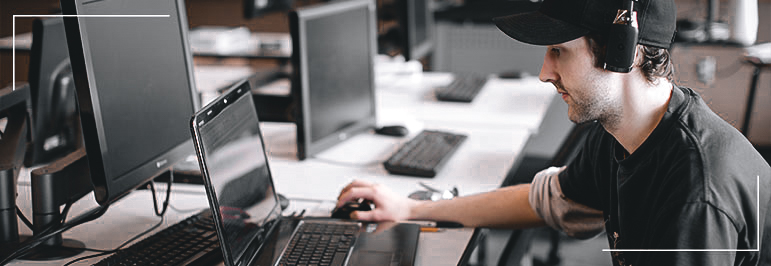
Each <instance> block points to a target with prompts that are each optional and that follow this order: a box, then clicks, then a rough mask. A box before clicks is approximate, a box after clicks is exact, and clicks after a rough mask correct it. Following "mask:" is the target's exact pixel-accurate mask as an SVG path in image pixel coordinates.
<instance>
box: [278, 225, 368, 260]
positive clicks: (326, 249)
mask: <svg viewBox="0 0 771 266" xmlns="http://www.w3.org/2000/svg"><path fill="white" fill-rule="evenodd" d="M359 228H360V225H359V224H358V223H344V224H341V223H327V222H314V221H303V222H302V223H300V225H299V227H298V228H297V232H296V233H295V235H294V236H292V240H290V241H289V244H288V245H287V248H286V251H285V252H284V255H283V256H282V257H281V259H280V260H279V263H278V265H280V266H284V265H286V266H290V265H319V266H338V265H340V266H341V265H344V263H345V261H346V258H347V257H348V254H349V253H350V251H351V249H352V247H353V242H354V239H355V234H356V232H357V231H358V230H359Z"/></svg>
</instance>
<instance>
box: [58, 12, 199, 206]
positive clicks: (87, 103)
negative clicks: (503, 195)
mask: <svg viewBox="0 0 771 266" xmlns="http://www.w3.org/2000/svg"><path fill="white" fill-rule="evenodd" d="M84 1H88V0H61V7H62V11H63V13H64V14H65V15H77V14H78V13H83V11H80V12H79V10H78V7H79V5H80V2H84ZM172 1H173V3H174V5H175V8H176V12H177V14H176V15H177V19H178V21H177V23H178V25H179V28H180V34H181V35H182V36H181V37H182V38H181V39H182V44H181V46H182V47H181V48H182V50H183V53H184V54H185V58H184V61H185V68H186V69H187V76H188V80H187V83H188V85H189V90H190V91H189V92H190V100H191V103H192V104H191V106H192V107H193V109H192V110H190V113H191V114H193V113H194V112H195V111H196V110H197V109H198V107H199V106H200V103H199V101H198V98H197V94H196V87H195V79H194V76H193V60H192V54H191V50H190V45H189V43H188V22H187V15H186V9H185V5H184V0H172ZM93 15H108V14H93ZM81 19H83V18H80V17H65V18H64V26H65V32H66V35H67V44H68V46H69V52H70V62H71V65H72V73H73V78H74V80H75V88H76V91H77V98H78V112H79V114H80V119H81V128H82V130H83V138H84V144H85V148H86V153H87V154H88V155H87V157H88V164H89V171H90V175H91V180H92V182H93V185H94V196H95V198H96V201H97V202H98V203H99V204H100V205H102V206H104V205H109V204H110V203H112V202H114V201H116V200H118V199H120V198H122V197H123V196H125V195H127V194H128V193H130V192H131V191H133V190H134V189H136V188H138V187H139V186H141V185H143V184H146V183H147V182H150V181H151V180H152V179H153V178H155V177H157V176H158V175H160V174H162V173H164V172H165V171H168V170H170V169H171V167H172V166H173V165H174V164H175V163H177V162H179V161H181V160H184V159H185V158H186V157H187V156H189V155H190V154H192V153H193V151H194V148H193V143H192V140H191V139H190V138H187V139H185V141H183V142H181V143H178V144H177V145H174V146H173V147H172V148H171V149H169V150H166V151H165V152H163V153H161V154H158V155H157V156H155V157H153V158H151V159H150V160H147V161H145V162H144V163H143V164H142V165H140V166H138V167H134V168H133V169H131V170H130V171H128V172H126V173H123V174H121V175H120V176H118V177H111V176H108V173H107V171H106V169H105V166H104V161H105V160H104V157H105V156H106V154H105V153H103V152H102V151H103V150H105V149H104V148H106V143H105V141H104V138H105V136H104V133H105V132H104V125H103V123H102V119H101V118H102V115H101V109H100V103H99V99H98V97H96V95H97V91H96V90H97V88H96V84H95V81H94V80H93V79H91V78H90V77H92V76H93V75H94V74H93V70H92V69H91V67H89V66H92V65H93V62H92V61H91V60H90V58H91V54H90V52H89V50H88V49H87V47H84V43H83V42H82V40H81V38H87V37H88V36H87V35H86V33H85V32H81V31H80V29H81V26H80V24H81ZM182 122H183V123H184V122H185V121H182ZM181 134H186V135H187V132H182V133H181Z"/></svg>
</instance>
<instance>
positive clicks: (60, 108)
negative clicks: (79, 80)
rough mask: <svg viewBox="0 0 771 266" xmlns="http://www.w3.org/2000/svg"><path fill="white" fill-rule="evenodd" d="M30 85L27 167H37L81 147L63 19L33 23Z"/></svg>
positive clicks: (38, 20)
mask: <svg viewBox="0 0 771 266" xmlns="http://www.w3.org/2000/svg"><path fill="white" fill-rule="evenodd" d="M29 85H30V93H31V95H32V115H33V117H32V123H33V127H32V142H31V144H30V146H29V148H28V149H29V152H27V158H26V159H25V165H27V166H34V165H40V164H44V163H48V162H51V161H52V160H54V159H57V158H61V157H63V156H65V155H67V154H68V153H71V152H74V151H75V149H77V148H78V146H79V145H80V144H81V143H80V140H81V136H80V132H79V130H78V128H79V127H80V125H79V121H78V120H77V119H76V116H77V115H78V114H77V110H76V109H75V108H76V102H75V83H74V81H73V80H72V68H71V67H70V55H69V52H67V40H66V39H65V36H64V22H63V21H62V19H61V18H50V19H45V20H40V19H37V20H35V21H34V22H33V23H32V50H31V53H30V63H29Z"/></svg>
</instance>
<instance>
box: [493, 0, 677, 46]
mask: <svg viewBox="0 0 771 266" xmlns="http://www.w3.org/2000/svg"><path fill="white" fill-rule="evenodd" d="M624 1H629V0H544V1H543V3H541V7H540V8H539V9H538V11H534V12H529V13H520V14H514V15H509V16H503V17H496V18H493V21H494V22H495V25H497V26H498V28H499V29H500V30H501V31H503V32H504V33H506V35H509V37H511V38H514V39H516V40H519V41H521V42H524V43H529V44H535V45H552V44H558V43H563V42H567V41H570V40H573V39H576V38H579V37H582V36H584V35H587V34H589V33H590V32H596V33H599V34H607V33H608V32H609V31H610V25H611V24H613V20H614V19H615V17H616V11H617V10H618V9H619V8H621V7H622V6H623V3H624ZM634 10H635V11H637V23H638V25H639V26H638V39H637V43H638V44H643V45H648V46H653V47H658V48H664V49H669V47H670V45H671V44H672V40H673V39H674V35H675V21H676V19H677V18H676V16H677V10H676V9H675V3H674V1H673V0H636V1H634Z"/></svg>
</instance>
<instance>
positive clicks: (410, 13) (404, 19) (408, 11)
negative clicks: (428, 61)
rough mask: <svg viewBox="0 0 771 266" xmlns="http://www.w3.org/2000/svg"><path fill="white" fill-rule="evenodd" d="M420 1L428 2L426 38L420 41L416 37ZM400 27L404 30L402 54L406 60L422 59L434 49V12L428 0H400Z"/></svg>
mask: <svg viewBox="0 0 771 266" xmlns="http://www.w3.org/2000/svg"><path fill="white" fill-rule="evenodd" d="M418 1H424V2H425V4H426V8H425V9H426V14H425V16H426V39H425V40H423V42H418V41H417V40H415V39H416V37H415V32H416V31H415V29H416V28H417V25H416V16H415V11H416V10H415V5H416V4H417V3H418ZM397 2H398V4H397V5H398V6H399V7H398V10H399V15H398V17H399V27H400V29H401V32H402V35H403V36H402V49H403V50H402V55H403V56H404V59H405V60H420V59H421V58H423V57H426V56H428V55H429V54H431V51H432V50H433V49H434V12H432V10H431V5H430V3H429V2H428V0H398V1H397Z"/></svg>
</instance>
